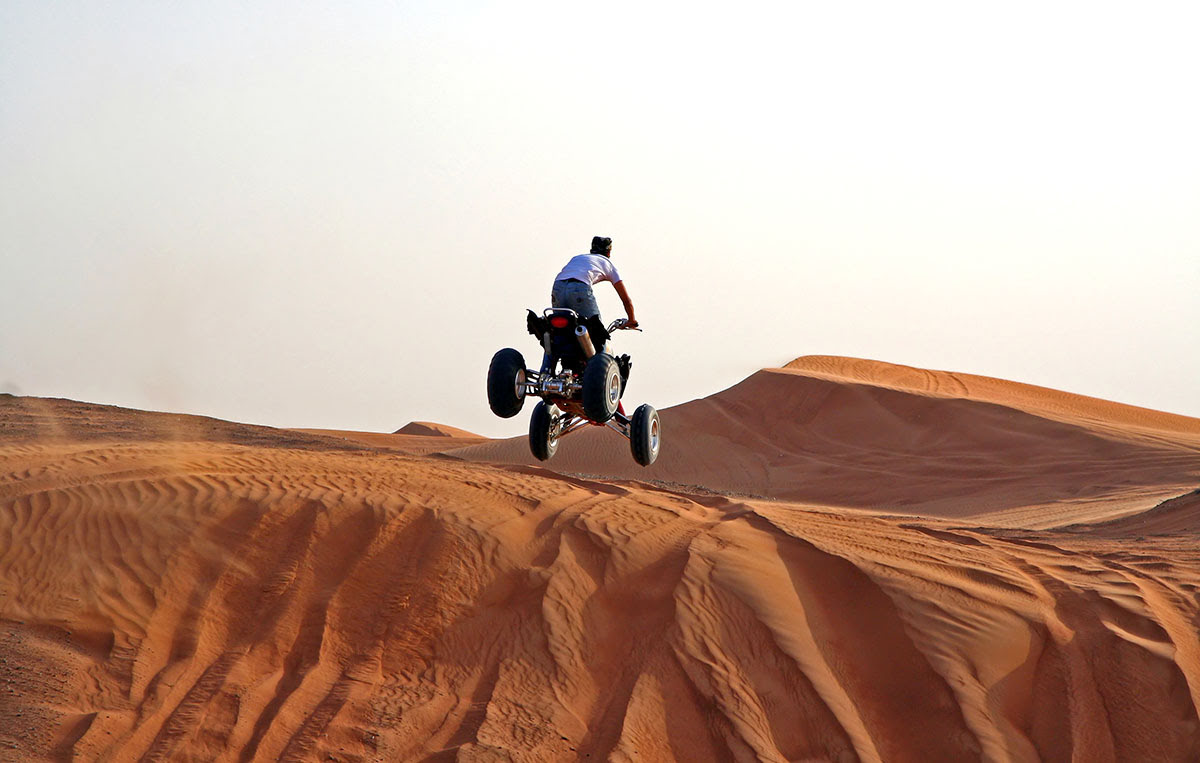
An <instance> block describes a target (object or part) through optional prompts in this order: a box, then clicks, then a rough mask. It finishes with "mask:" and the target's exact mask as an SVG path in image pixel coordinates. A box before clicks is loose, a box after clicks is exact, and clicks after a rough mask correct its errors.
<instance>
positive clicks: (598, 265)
mask: <svg viewBox="0 0 1200 763" xmlns="http://www.w3.org/2000/svg"><path fill="white" fill-rule="evenodd" d="M611 256H612V239H611V238H603V237H601V236H595V237H593V238H592V251H591V252H590V253H589V254H577V255H575V256H574V257H572V258H571V260H570V262H568V263H567V265H566V267H564V268H563V269H562V272H560V273H559V274H558V275H557V276H556V277H555V278H554V287H553V288H552V289H551V291H550V306H551V307H567V308H570V309H572V310H574V311H575V312H576V313H577V314H578V315H579V317H580V318H581V319H582V318H590V317H591V316H593V315H600V307H599V306H598V305H597V304H596V295H595V294H593V293H592V284H596V283H599V282H600V281H608V282H609V283H611V284H612V285H613V288H614V289H616V290H617V296H619V297H620V298H621V304H623V305H624V306H625V314H626V315H628V316H629V322H628V323H627V324H626V325H628V326H629V328H637V326H638V322H637V319H636V318H634V317H633V300H631V299H630V298H629V292H628V291H626V290H625V282H624V281H622V280H621V274H620V273H618V272H617V266H616V265H613V264H612V260H611V259H609V258H610V257H611Z"/></svg>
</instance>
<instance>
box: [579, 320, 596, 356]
mask: <svg viewBox="0 0 1200 763" xmlns="http://www.w3.org/2000/svg"><path fill="white" fill-rule="evenodd" d="M575 338H576V339H578V340H579V346H580V347H582V348H583V354H584V356H585V357H588V358H590V357H592V356H593V355H595V354H596V348H595V346H594V345H592V335H591V334H589V333H588V330H587V326H576V327H575Z"/></svg>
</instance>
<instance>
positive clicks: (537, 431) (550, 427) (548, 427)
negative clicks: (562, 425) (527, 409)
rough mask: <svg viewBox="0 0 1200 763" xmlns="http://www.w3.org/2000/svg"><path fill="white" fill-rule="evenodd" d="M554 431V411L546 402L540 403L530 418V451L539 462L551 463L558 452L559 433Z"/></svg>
mask: <svg viewBox="0 0 1200 763" xmlns="http://www.w3.org/2000/svg"><path fill="white" fill-rule="evenodd" d="M554 430H555V426H554V411H553V409H552V408H551V407H550V405H548V404H547V403H546V401H544V400H540V401H538V404H537V405H536V406H534V409H533V416H531V417H530V418H529V450H530V451H532V452H533V455H534V457H535V458H537V460H538V461H549V460H550V459H551V457H553V456H554V454H555V453H556V452H557V451H558V433H557V432H555V431H554Z"/></svg>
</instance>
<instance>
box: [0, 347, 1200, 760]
mask: <svg viewBox="0 0 1200 763" xmlns="http://www.w3.org/2000/svg"><path fill="white" fill-rule="evenodd" d="M926 374H929V375H928V376H926ZM950 380H954V381H955V382H956V383H961V384H962V385H963V386H962V387H959V386H951V385H950ZM663 423H664V432H665V445H664V450H663V455H662V458H661V460H660V462H659V463H658V464H655V465H654V466H653V467H650V468H649V469H641V468H640V467H637V466H636V465H634V464H633V463H632V460H631V459H630V457H629V454H628V450H627V446H626V443H625V441H624V440H622V439H620V438H619V437H618V436H617V435H616V434H615V433H613V432H611V431H606V430H605V431H601V430H595V431H589V432H587V433H582V434H579V435H572V436H570V437H568V438H566V439H564V440H563V443H562V446H561V447H560V450H559V455H558V456H557V457H556V458H555V460H554V461H552V462H550V464H551V465H553V466H554V467H555V469H556V470H555V471H551V470H550V469H547V468H545V467H543V466H537V467H534V466H528V465H523V464H518V463H513V464H504V463H483V462H479V461H467V460H462V459H463V458H464V457H468V456H469V457H472V458H483V457H487V458H490V459H493V460H502V459H504V458H511V459H512V460H519V459H517V458H516V456H517V455H518V453H517V446H518V445H519V446H521V447H524V443H523V442H516V443H511V442H504V441H501V442H488V443H484V444H477V443H479V442H480V438H475V437H473V436H470V435H469V433H465V432H461V430H453V428H445V429H438V428H437V426H436V425H423V426H426V427H430V429H432V430H433V431H432V432H430V431H425V430H419V431H412V432H411V433H405V434H399V433H398V434H394V435H383V434H369V433H368V434H363V433H330V432H319V431H317V432H313V431H308V432H302V431H296V430H274V429H270V428H265V427H250V426H244V425H238V424H231V423H227V422H219V421H215V420H212V419H203V418H199V417H186V416H175V415H169V414H152V413H145V412H139V411H128V410H122V409H117V408H108V407H103V406H91V405H86V404H82V403H73V402H69V401H57V400H44V399H36V398H13V397H8V396H0V624H2V626H3V627H2V628H0V759H13V760H26V759H66V758H72V757H74V758H79V759H88V760H90V759H97V758H102V759H111V760H136V759H144V760H178V759H204V760H211V759H215V760H229V761H235V760H236V761H243V760H279V759H286V760H293V759H299V760H318V759H319V760H347V761H348V760H404V759H422V758H438V757H442V758H450V757H454V756H459V757H462V758H467V759H477V758H484V759H514V760H528V761H535V760H538V761H540V760H573V759H593V760H597V759H606V758H610V759H616V760H659V759H678V760H708V759H730V758H732V759H737V760H755V759H761V760H785V759H786V760H797V759H799V760H804V759H817V760H856V759H857V760H868V761H870V760H876V761H878V760H883V761H903V760H913V761H935V760H955V761H957V760H979V759H987V760H1079V761H1106V760H1107V761H1113V760H1122V761H1123V760H1179V761H1184V760H1196V759H1198V758H1200V717H1198V715H1197V709H1196V708H1197V706H1198V703H1200V637H1198V636H1197V632H1198V629H1200V547H1198V545H1197V534H1198V532H1200V494H1197V493H1195V491H1196V488H1197V487H1200V444H1198V443H1200V421H1198V420H1195V419H1188V418H1184V417H1178V416H1169V415H1167V414H1159V413H1155V412H1150V411H1140V410H1139V409H1133V408H1129V407H1127V406H1119V405H1116V404H1113V403H1105V402H1103V401H1094V400H1090V399H1087V398H1082V397H1079V396H1073V395H1068V394H1066V393H1059V392H1052V391H1049V390H1038V389H1037V388H1029V387H1026V386H1024V385H1014V384H1011V383H1007V382H1000V381H997V380H984V379H980V378H979V377H966V376H963V375H953V374H939V373H938V372H920V371H916V370H915V369H903V368H902V367H896V366H886V365H884V364H871V363H869V362H866V361H847V360H844V359H803V360H802V361H797V363H794V364H791V365H790V367H789V368H786V369H774V370H767V371H762V372H759V373H758V374H755V375H754V376H752V377H750V378H749V379H747V380H746V381H745V382H743V383H741V384H739V385H737V386H735V387H733V388H732V389H730V390H726V391H724V392H722V393H719V394H717V395H714V396H712V397H710V398H706V399H704V400H698V401H693V402H691V403H687V404H685V405H681V406H677V407H676V408H672V409H669V410H667V411H664V412H663ZM406 429H407V427H406ZM410 431H411V430H410ZM408 438H415V439H417V440H421V441H422V442H421V443H418V444H415V445H413V449H410V450H406V448H407V447H408V446H406V445H405V444H404V443H406V442H408V443H410V445H411V444H412V441H411V440H409V439H408ZM434 439H437V440H441V441H443V442H442V449H443V450H447V451H450V452H452V453H453V454H454V457H453V458H448V457H446V456H445V455H442V454H440V453H438V452H434V451H428V450H426V448H427V447H428V446H427V442H428V441H429V440H434ZM470 443H476V444H470ZM464 446H465V447H464ZM559 469H565V470H566V471H575V472H577V473H579V472H588V473H591V474H601V473H607V474H610V475H612V476H611V477H608V478H599V477H581V476H578V474H575V475H572V474H568V473H563V472H561V471H558V470H559ZM631 477H636V478H637V479H638V480H639V481H631V480H630V478H631ZM651 480H653V481H651ZM686 486H703V487H700V488H698V487H686ZM735 493H738V494H740V495H735Z"/></svg>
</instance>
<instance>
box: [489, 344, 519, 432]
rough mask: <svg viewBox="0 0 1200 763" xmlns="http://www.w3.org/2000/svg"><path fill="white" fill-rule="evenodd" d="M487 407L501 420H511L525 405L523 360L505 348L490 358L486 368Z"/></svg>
mask: <svg viewBox="0 0 1200 763" xmlns="http://www.w3.org/2000/svg"><path fill="white" fill-rule="evenodd" d="M487 392H488V406H489V407H491V409H492V413H494V414H496V415H497V416H499V417H500V418H502V419H511V418H512V417H513V416H516V415H517V414H518V413H520V412H521V406H523V405H525V358H523V357H521V353H519V352H517V351H516V350H514V349H512V348H511V347H506V348H504V349H503V350H500V352H497V353H496V354H495V355H493V356H492V364H491V365H490V366H488V380H487Z"/></svg>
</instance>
